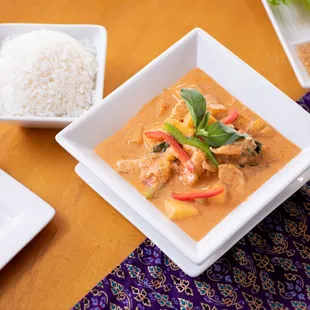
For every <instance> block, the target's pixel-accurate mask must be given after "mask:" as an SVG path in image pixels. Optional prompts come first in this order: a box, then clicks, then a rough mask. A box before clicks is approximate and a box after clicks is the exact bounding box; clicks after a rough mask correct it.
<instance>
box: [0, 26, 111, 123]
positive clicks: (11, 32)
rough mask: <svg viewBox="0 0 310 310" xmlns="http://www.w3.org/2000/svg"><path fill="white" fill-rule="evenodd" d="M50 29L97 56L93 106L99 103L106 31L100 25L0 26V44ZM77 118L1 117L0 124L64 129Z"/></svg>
mask: <svg viewBox="0 0 310 310" xmlns="http://www.w3.org/2000/svg"><path fill="white" fill-rule="evenodd" d="M41 29H50V30H55V31H61V32H64V33H66V34H68V35H70V36H71V37H73V38H75V39H77V40H82V41H86V42H87V43H88V44H89V45H90V46H91V47H92V48H94V50H95V51H96V56H97V77H96V88H95V98H94V104H96V102H100V101H101V99H102V96H103V89H104V87H103V84H104V70H105V62H106V50H107V31H106V29H105V28H104V27H103V26H100V25H83V24H76V25H75V24H21V23H16V24H0V42H1V41H3V40H4V39H5V38H7V37H15V36H19V35H22V34H24V33H27V32H31V31H35V30H41ZM76 119H77V117H41V116H1V115H0V122H6V123H11V124H17V125H19V126H22V127H33V128H64V127H66V126H67V125H69V124H70V123H72V122H73V121H74V120H76Z"/></svg>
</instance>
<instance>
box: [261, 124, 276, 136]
mask: <svg viewBox="0 0 310 310" xmlns="http://www.w3.org/2000/svg"><path fill="white" fill-rule="evenodd" d="M273 135H274V132H273V130H272V129H271V128H270V127H269V126H267V127H265V128H264V129H262V131H261V132H260V136H261V137H266V138H271V137H273Z"/></svg>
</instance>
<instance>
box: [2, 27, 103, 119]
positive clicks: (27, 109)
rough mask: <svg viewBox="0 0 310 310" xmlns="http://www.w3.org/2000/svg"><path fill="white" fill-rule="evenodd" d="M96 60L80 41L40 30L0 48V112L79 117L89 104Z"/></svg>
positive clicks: (9, 40) (9, 41)
mask: <svg viewBox="0 0 310 310" xmlns="http://www.w3.org/2000/svg"><path fill="white" fill-rule="evenodd" d="M96 70H97V61H96V55H95V52H94V51H93V50H92V49H91V48H90V47H89V46H88V45H87V44H85V43H84V42H81V41H78V40H76V39H74V38H72V37H70V36H68V35H67V34H65V33H61V32H58V31H52V30H40V31H33V32H29V33H26V34H23V35H21V36H19V37H16V38H13V39H10V38H8V39H6V40H5V41H4V42H3V44H2V46H1V50H0V114H1V115H19V116H30V115H35V116H73V117H74V116H75V117H76V116H80V115H81V114H82V113H83V112H84V111H86V110H88V109H89V108H90V107H91V106H92V103H93V96H94V89H95V82H96V73H97V72H96Z"/></svg>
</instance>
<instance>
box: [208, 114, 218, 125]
mask: <svg viewBox="0 0 310 310" xmlns="http://www.w3.org/2000/svg"><path fill="white" fill-rule="evenodd" d="M216 122H217V120H216V118H215V117H214V116H212V115H211V114H210V115H209V120H208V125H211V124H213V123H216Z"/></svg>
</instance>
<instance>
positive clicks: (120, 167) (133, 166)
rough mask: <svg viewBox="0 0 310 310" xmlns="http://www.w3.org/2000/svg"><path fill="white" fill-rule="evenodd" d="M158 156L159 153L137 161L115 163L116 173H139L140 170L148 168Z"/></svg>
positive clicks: (129, 160) (125, 160) (127, 160)
mask: <svg viewBox="0 0 310 310" xmlns="http://www.w3.org/2000/svg"><path fill="white" fill-rule="evenodd" d="M160 156H161V154H160V153H150V154H147V155H146V156H144V157H142V158H139V159H123V160H119V161H117V162H116V171H117V172H121V173H130V172H139V171H140V169H141V168H143V167H147V166H150V165H151V164H152V163H153V162H155V161H156V160H157V159H158V158H159V157H160Z"/></svg>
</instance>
